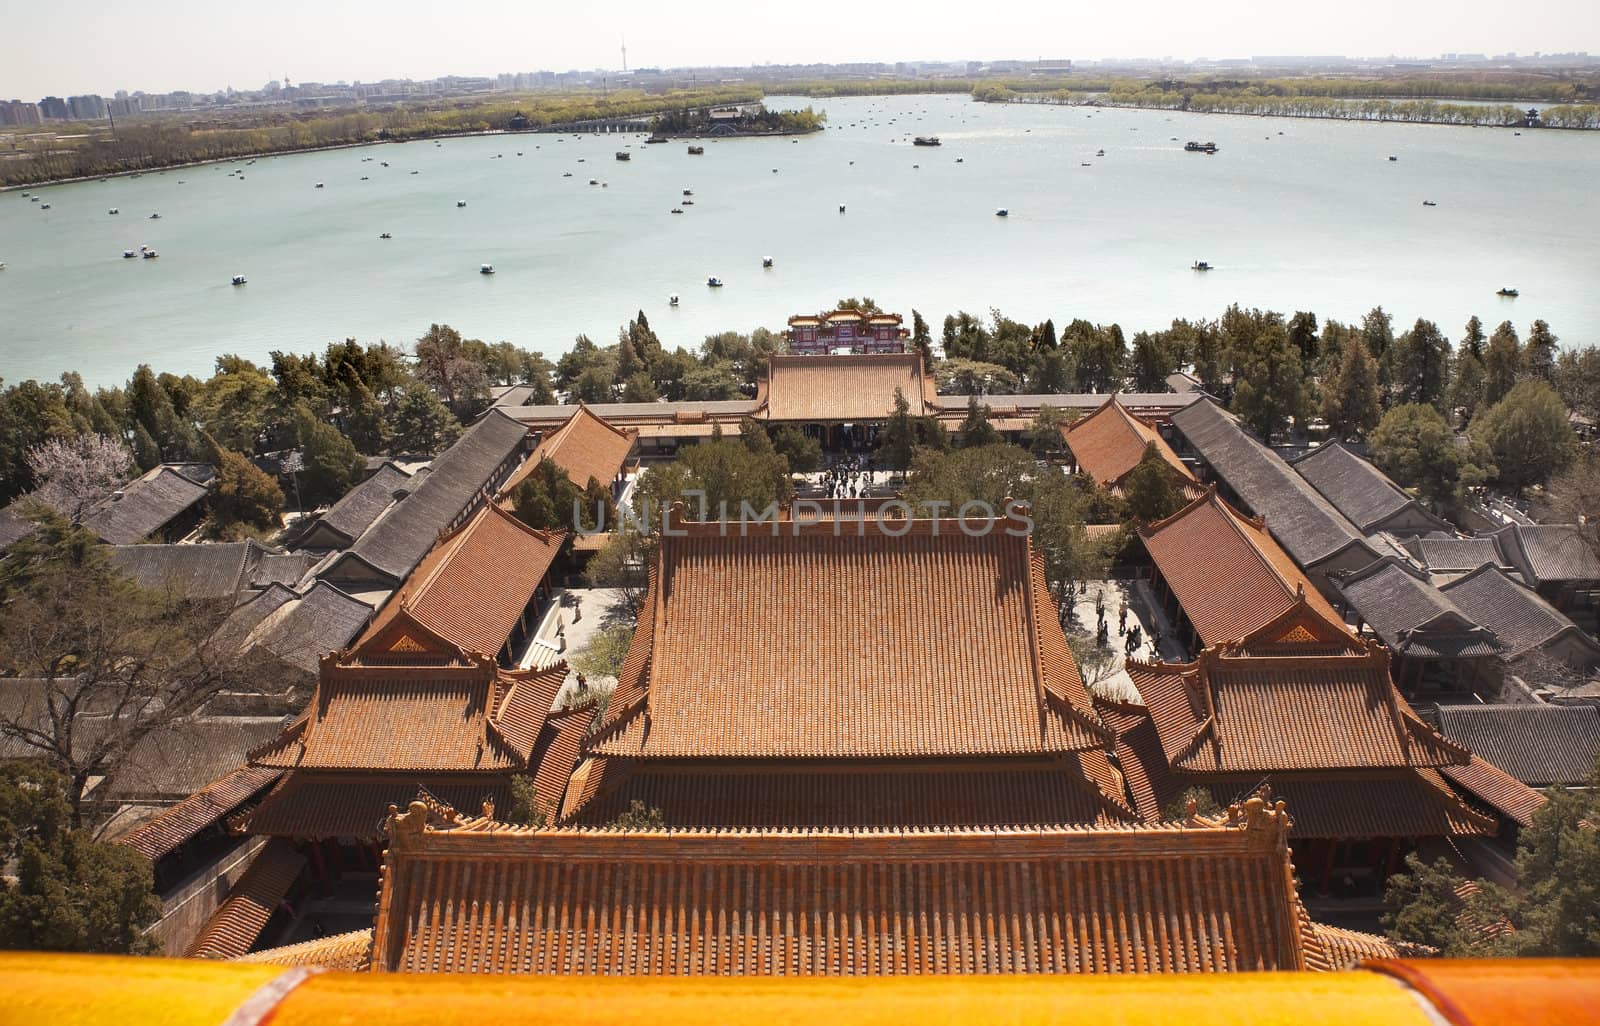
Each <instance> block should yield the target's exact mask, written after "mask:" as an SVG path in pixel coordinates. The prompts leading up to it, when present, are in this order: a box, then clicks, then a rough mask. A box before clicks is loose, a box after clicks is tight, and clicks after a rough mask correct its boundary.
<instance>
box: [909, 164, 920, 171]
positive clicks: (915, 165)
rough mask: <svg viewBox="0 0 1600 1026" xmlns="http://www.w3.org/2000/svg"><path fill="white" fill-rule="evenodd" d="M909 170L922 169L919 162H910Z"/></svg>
mask: <svg viewBox="0 0 1600 1026" xmlns="http://www.w3.org/2000/svg"><path fill="white" fill-rule="evenodd" d="M911 170H913V171H921V170H922V165H921V164H912V165H911Z"/></svg>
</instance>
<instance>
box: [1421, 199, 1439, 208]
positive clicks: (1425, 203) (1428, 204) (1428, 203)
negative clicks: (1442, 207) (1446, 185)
mask: <svg viewBox="0 0 1600 1026" xmlns="http://www.w3.org/2000/svg"><path fill="white" fill-rule="evenodd" d="M1422 205H1423V206H1425V207H1436V206H1438V205H1439V204H1437V203H1435V202H1434V201H1433V200H1423V201H1422Z"/></svg>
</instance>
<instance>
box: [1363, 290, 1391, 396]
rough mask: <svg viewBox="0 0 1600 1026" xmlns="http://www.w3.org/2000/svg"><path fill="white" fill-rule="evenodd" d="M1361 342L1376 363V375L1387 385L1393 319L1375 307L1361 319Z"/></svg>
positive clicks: (1378, 307)
mask: <svg viewBox="0 0 1600 1026" xmlns="http://www.w3.org/2000/svg"><path fill="white" fill-rule="evenodd" d="M1361 340H1362V341H1363V342H1365V343H1366V345H1367V352H1369V353H1371V354H1372V358H1373V359H1374V360H1377V361H1378V374H1379V377H1380V379H1381V380H1382V381H1383V383H1384V384H1385V385H1387V384H1388V383H1389V349H1390V347H1391V346H1393V345H1394V318H1392V317H1390V316H1389V315H1388V314H1387V313H1385V312H1384V309H1383V307H1381V306H1375V307H1373V308H1372V309H1371V310H1368V311H1367V315H1366V316H1365V317H1363V318H1361Z"/></svg>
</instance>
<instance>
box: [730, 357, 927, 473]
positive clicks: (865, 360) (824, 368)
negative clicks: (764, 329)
mask: <svg viewBox="0 0 1600 1026" xmlns="http://www.w3.org/2000/svg"><path fill="white" fill-rule="evenodd" d="M896 393H898V394H899V395H900V396H901V397H903V398H904V399H905V401H906V408H907V412H908V413H909V414H910V415H911V416H913V417H923V416H928V415H930V414H932V413H933V412H934V411H936V410H938V409H939V396H938V390H937V388H936V387H935V384H934V380H933V373H932V371H931V370H930V369H929V368H928V367H927V366H926V365H925V364H924V363H923V360H922V354H921V353H917V352H910V353H893V354H882V355H875V356H773V357H771V358H770V359H769V360H768V363H767V376H766V378H765V379H763V380H762V381H761V382H760V384H759V386H758V388H757V391H756V412H755V416H756V418H757V419H759V420H764V421H768V422H772V423H784V424H798V425H799V426H800V427H801V428H802V430H804V431H805V433H806V434H808V435H810V436H812V437H813V438H817V439H819V440H820V441H821V442H822V447H823V449H824V450H825V451H828V452H842V451H866V450H870V449H872V448H873V447H874V446H875V445H876V442H877V431H878V429H879V428H880V427H881V426H882V425H883V424H884V423H885V422H886V421H888V419H889V418H890V417H892V416H893V415H894V412H895V396H896Z"/></svg>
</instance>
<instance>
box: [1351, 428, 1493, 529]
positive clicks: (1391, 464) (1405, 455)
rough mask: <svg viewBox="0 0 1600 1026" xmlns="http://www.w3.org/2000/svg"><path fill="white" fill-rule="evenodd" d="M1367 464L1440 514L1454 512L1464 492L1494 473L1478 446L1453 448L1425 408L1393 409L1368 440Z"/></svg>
mask: <svg viewBox="0 0 1600 1026" xmlns="http://www.w3.org/2000/svg"><path fill="white" fill-rule="evenodd" d="M1371 442H1372V459H1373V462H1374V463H1376V464H1377V465H1378V466H1379V467H1380V468H1382V470H1383V471H1384V473H1386V474H1388V475H1389V476H1390V477H1393V478H1394V479H1395V480H1396V481H1398V482H1400V483H1401V484H1402V485H1404V486H1406V487H1407V488H1415V489H1416V490H1417V492H1418V493H1419V494H1420V495H1421V496H1422V497H1423V499H1425V500H1427V501H1428V502H1431V503H1433V504H1434V505H1435V506H1437V507H1439V508H1442V509H1445V510H1452V511H1453V510H1456V509H1458V508H1460V505H1461V502H1462V500H1463V499H1464V498H1465V496H1466V490H1467V489H1468V488H1475V487H1477V486H1478V485H1481V484H1483V482H1484V481H1486V480H1488V479H1489V478H1490V477H1491V476H1493V475H1494V473H1495V465H1494V459H1493V457H1492V456H1491V455H1490V453H1489V451H1488V449H1487V447H1486V446H1484V445H1483V443H1482V442H1478V441H1475V440H1469V441H1468V442H1467V444H1465V445H1458V444H1457V442H1456V438H1455V433H1454V432H1452V431H1451V430H1450V425H1449V424H1448V423H1446V421H1445V419H1444V417H1443V416H1442V415H1441V414H1440V413H1439V411H1438V410H1437V409H1435V408H1434V407H1433V406H1430V405H1428V404H1426V403H1410V404H1407V405H1404V406H1396V407H1394V408H1393V409H1391V410H1390V411H1389V412H1388V413H1386V414H1384V416H1383V420H1382V421H1380V422H1379V423H1378V426H1377V428H1376V430H1374V431H1373V432H1372V435H1371Z"/></svg>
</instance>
